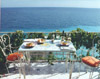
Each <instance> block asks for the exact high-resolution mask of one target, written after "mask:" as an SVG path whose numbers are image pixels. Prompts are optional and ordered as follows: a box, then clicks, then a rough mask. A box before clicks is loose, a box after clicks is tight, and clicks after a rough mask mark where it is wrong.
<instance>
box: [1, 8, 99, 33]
mask: <svg viewBox="0 0 100 79" xmlns="http://www.w3.org/2000/svg"><path fill="white" fill-rule="evenodd" d="M77 28H81V29H84V30H85V31H88V32H100V8H72V7H70V8H68V7H18V8H1V25H0V32H15V31H16V30H23V31H24V32H54V31H56V30H59V31H63V30H64V31H66V32H70V31H72V30H76V29H77Z"/></svg>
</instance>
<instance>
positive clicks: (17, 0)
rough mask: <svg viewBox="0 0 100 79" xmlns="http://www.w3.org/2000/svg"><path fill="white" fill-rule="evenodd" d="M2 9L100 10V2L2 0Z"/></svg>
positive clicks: (78, 0) (95, 0) (83, 0)
mask: <svg viewBox="0 0 100 79" xmlns="http://www.w3.org/2000/svg"><path fill="white" fill-rule="evenodd" d="M1 7H83V8H100V0H1Z"/></svg>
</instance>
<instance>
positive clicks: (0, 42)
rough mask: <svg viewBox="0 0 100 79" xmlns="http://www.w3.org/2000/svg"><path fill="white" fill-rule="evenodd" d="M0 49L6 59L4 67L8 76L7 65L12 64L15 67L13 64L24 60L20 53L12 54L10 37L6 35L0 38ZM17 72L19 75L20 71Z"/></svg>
mask: <svg viewBox="0 0 100 79" xmlns="http://www.w3.org/2000/svg"><path fill="white" fill-rule="evenodd" d="M0 49H1V51H2V53H3V55H4V56H5V58H6V62H5V66H6V69H7V71H8V74H9V69H8V68H9V67H7V63H13V64H14V67H15V63H19V60H20V59H22V60H24V59H25V57H24V56H23V54H22V53H18V52H14V53H13V52H12V47H11V44H10V37H9V36H8V35H6V34H5V35H1V36H0ZM7 53H9V54H7ZM19 72H20V73H21V71H20V69H19Z"/></svg>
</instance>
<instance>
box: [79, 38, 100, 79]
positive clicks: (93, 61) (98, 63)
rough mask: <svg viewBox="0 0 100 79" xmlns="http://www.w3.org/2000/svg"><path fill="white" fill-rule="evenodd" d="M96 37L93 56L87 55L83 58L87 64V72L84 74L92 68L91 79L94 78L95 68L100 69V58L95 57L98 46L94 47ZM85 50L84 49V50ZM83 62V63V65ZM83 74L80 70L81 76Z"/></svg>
mask: <svg viewBox="0 0 100 79" xmlns="http://www.w3.org/2000/svg"><path fill="white" fill-rule="evenodd" d="M94 39H95V38H94ZM94 39H93V46H92V49H93V53H92V56H85V57H82V58H81V61H82V63H84V64H85V66H86V67H87V69H86V72H85V73H84V74H86V73H87V72H88V70H90V75H89V79H93V72H94V69H99V68H100V60H99V59H97V58H95V57H94V54H95V52H96V48H95V47H94ZM82 51H84V50H82ZM82 63H81V65H82ZM82 75H83V74H80V72H79V77H80V76H82ZM99 76H100V73H99V75H98V78H99V79H100V77H99Z"/></svg>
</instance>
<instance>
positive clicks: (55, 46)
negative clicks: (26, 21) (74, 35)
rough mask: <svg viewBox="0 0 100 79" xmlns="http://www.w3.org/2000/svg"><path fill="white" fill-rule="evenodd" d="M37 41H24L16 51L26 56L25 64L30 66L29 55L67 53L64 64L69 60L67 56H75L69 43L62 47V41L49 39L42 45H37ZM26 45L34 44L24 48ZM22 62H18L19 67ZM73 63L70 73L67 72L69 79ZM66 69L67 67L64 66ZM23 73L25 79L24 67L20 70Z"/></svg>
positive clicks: (74, 49) (73, 49)
mask: <svg viewBox="0 0 100 79" xmlns="http://www.w3.org/2000/svg"><path fill="white" fill-rule="evenodd" d="M38 40H39V39H24V41H23V43H22V44H21V46H20V47H19V49H18V52H19V53H23V55H25V56H26V58H27V62H28V63H29V64H30V59H31V55H30V54H31V53H34V52H35V53H36V52H37V53H38V52H40V53H41V52H44V53H45V54H49V52H67V53H68V55H67V56H66V64H67V62H68V59H69V58H70V57H69V55H70V54H73V55H75V54H76V48H75V47H74V45H73V43H72V42H71V41H66V42H67V45H62V44H61V42H62V40H51V39H46V40H45V41H44V42H43V43H38ZM28 43H34V46H33V47H30V48H27V47H25V46H26V45H27V44H28ZM22 63H23V62H22V60H20V66H21V65H22ZM72 67H73V63H72V65H71V67H70V72H69V79H71V76H72V69H73V68H72ZM66 68H67V66H66ZM21 69H22V71H23V73H22V74H23V77H24V79H26V73H25V66H24V67H22V68H20V72H21Z"/></svg>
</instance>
